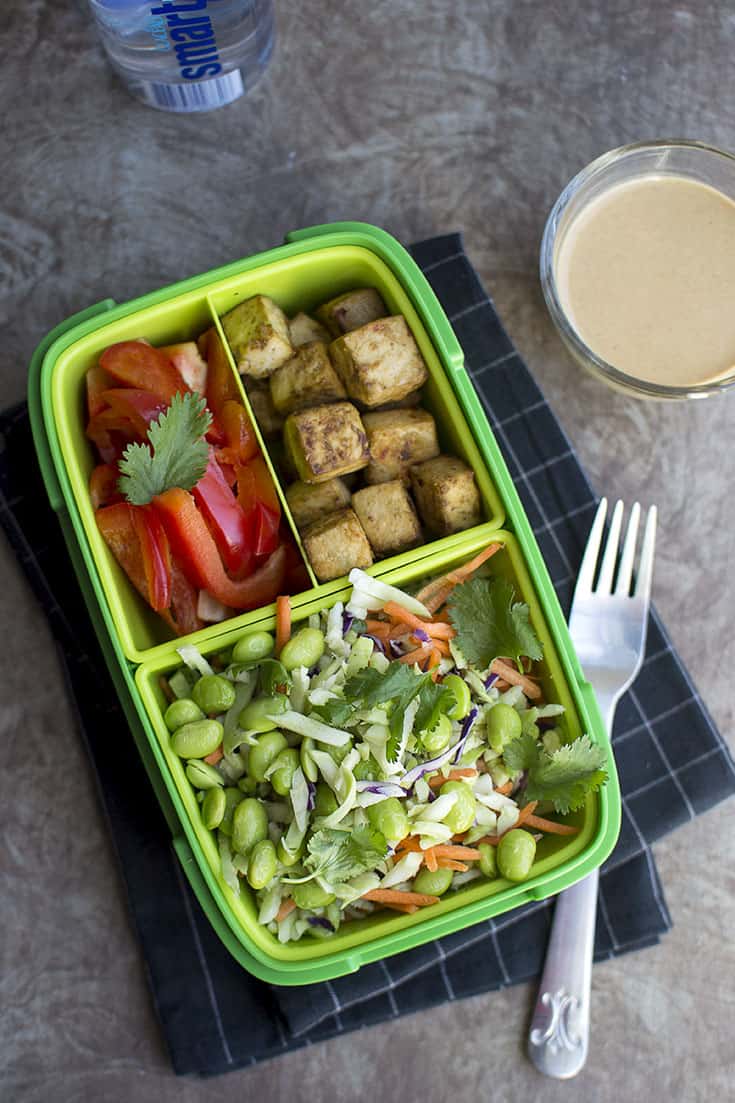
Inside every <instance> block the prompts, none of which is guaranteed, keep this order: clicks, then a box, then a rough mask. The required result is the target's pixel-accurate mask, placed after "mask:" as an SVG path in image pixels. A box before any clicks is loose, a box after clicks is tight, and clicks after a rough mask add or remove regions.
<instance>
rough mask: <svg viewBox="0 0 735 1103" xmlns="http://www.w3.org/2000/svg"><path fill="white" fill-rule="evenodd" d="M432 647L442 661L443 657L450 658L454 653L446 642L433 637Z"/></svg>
mask: <svg viewBox="0 0 735 1103" xmlns="http://www.w3.org/2000/svg"><path fill="white" fill-rule="evenodd" d="M431 646H432V647H433V648H434V650H435V651H436V653H437V655H438V656H439V658H440V659H441V658H442V657H443V656H444V657H445V658H447V659H448V658H449V656H450V655H451V654H452V652H451V651H450V650H449V644H448V643H447V642H446V641H445V640H437V639H435V638H434V637H432V640H431Z"/></svg>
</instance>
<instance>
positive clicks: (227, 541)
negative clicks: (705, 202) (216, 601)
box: [192, 448, 274, 578]
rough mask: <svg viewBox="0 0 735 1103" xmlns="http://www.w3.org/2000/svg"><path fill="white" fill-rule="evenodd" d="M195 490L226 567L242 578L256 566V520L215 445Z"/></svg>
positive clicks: (235, 575)
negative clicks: (230, 479) (240, 499)
mask: <svg viewBox="0 0 735 1103" xmlns="http://www.w3.org/2000/svg"><path fill="white" fill-rule="evenodd" d="M192 494H193V495H194V501H195V502H196V504H197V505H198V506H199V509H200V510H201V512H202V514H203V515H204V518H205V520H206V522H207V524H208V526H209V530H210V532H211V533H212V536H213V537H214V540H215V543H216V544H217V547H218V548H219V553H220V555H221V556H222V561H223V563H224V565H225V567H226V568H227V570H228V571H229V572H230V574H231V575H233V577H235V578H242V577H243V576H244V575H245V574H248V573H249V572H250V571H251V569H252V566H253V548H252V542H253V541H252V524H251V523H250V520H249V518H248V516H247V514H246V513H245V511H244V510H243V508H242V506H241V505H240V503H239V502H238V500H237V498H236V497H235V495H234V494H233V493H232V490H231V489H230V487H229V485H228V483H227V480H226V479H225V477H224V475H223V473H222V471H221V469H220V466H219V464H218V463H217V460H216V459H215V455H214V449H212V448H210V449H209V463H208V464H207V470H206V471H205V473H204V475H203V476H202V478H201V479H200V480H199V482H198V483H197V484H196V486H195V487H194V488H193V489H192ZM273 550H274V549H273V548H271V551H273Z"/></svg>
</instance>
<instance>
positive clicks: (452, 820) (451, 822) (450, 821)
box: [439, 781, 475, 835]
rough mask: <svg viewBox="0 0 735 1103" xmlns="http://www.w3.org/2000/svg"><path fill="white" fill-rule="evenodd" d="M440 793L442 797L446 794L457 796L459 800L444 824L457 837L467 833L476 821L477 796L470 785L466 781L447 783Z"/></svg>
mask: <svg viewBox="0 0 735 1103" xmlns="http://www.w3.org/2000/svg"><path fill="white" fill-rule="evenodd" d="M439 792H440V793H441V795H442V796H444V794H445V793H456V794H457V800H456V801H455V803H454V805H453V807H452V808H450V809H449V811H448V812H447V814H446V816H445V817H444V823H445V824H446V825H447V827H449V828H451V830H452V833H453V834H455V835H457V834H459V832H460V831H466V830H467V829H468V828H469V827H471V826H472V824H473V822H474V819H475V794H474V793H473V792H472V790H471V789H470V787H469V785H467V784H466V783H465V782H464V781H445V782H444V784H443V785H442V787H441V789H440V790H439Z"/></svg>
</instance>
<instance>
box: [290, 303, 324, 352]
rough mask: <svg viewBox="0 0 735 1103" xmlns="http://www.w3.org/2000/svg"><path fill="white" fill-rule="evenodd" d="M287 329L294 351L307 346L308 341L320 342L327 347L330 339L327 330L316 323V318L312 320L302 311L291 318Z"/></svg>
mask: <svg viewBox="0 0 735 1103" xmlns="http://www.w3.org/2000/svg"><path fill="white" fill-rule="evenodd" d="M288 328H289V330H290V332H291V344H292V345H293V347H294V348H295V349H297V348H299V347H300V346H301V345H308V343H309V341H321V342H322V343H323V344H325V345H328V344H329V342H330V341H331V339H332V338H331V335H330V333H329V332H328V330H326V329H325V328H324V326H323V325H322V324H321V323H320V322H317V320H316V318H312V316H311V315H310V314H304V312H303V310H302V311H301V313H300V314H296V315H295V316H294V317H293V318H291V320H290V322H289V323H288Z"/></svg>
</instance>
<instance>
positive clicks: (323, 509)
mask: <svg viewBox="0 0 735 1103" xmlns="http://www.w3.org/2000/svg"><path fill="white" fill-rule="evenodd" d="M286 501H287V502H288V507H289V509H290V510H291V514H292V516H293V519H294V523H295V525H296V527H297V528H298V529H304V528H306V527H307V525H310V524H312V522H314V521H319V520H320V519H321V518H322V517H326V516H327V514H329V513H336V512H337V510H338V509H344V508H345V506H348V505H349V504H350V492H349V490H348V489H347V487H346V486H345V484H344V482H343V480H342V479H328V480H327V482H325V483H302V482H296V483H291V485H290V486H287V487H286Z"/></svg>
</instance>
